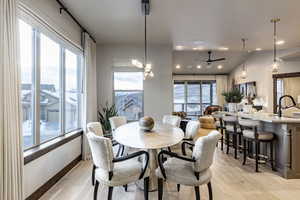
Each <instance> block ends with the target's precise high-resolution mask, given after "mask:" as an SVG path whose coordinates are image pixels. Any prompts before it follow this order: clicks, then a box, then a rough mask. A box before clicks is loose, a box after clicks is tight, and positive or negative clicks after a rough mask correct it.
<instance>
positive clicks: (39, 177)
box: [23, 137, 81, 198]
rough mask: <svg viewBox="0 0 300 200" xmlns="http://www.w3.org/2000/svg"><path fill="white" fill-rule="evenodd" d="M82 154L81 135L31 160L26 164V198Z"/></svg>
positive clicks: (24, 180)
mask: <svg viewBox="0 0 300 200" xmlns="http://www.w3.org/2000/svg"><path fill="white" fill-rule="evenodd" d="M80 154H81V137H78V138H76V139H74V140H72V141H70V142H69V143H66V144H64V145H62V146H60V147H58V148H57V149H55V150H53V151H51V152H49V153H47V154H45V155H43V156H41V157H39V158H38V159H36V160H34V161H32V162H29V163H28V164H26V165H25V166H24V179H23V182H24V192H25V198H27V197H28V196H29V195H31V194H32V193H33V192H35V191H36V190H37V189H38V188H39V187H41V186H42V185H43V184H45V183H46V182H47V181H48V180H49V179H50V178H52V177H53V176H54V175H55V174H57V173H58V172H59V171H60V170H62V169H63V168H64V167H66V166H67V165H68V164H69V163H70V162H72V161H73V160H74V159H75V158H77V157H78V156H79V155H80Z"/></svg>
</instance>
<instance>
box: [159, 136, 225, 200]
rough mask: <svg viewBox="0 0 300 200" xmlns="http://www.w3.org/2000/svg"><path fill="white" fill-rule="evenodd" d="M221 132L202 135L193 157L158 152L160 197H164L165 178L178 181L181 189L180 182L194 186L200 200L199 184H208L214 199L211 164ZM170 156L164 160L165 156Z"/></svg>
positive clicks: (197, 142) (197, 199)
mask: <svg viewBox="0 0 300 200" xmlns="http://www.w3.org/2000/svg"><path fill="white" fill-rule="evenodd" d="M220 138H221V134H220V133H219V132H218V131H212V132H211V133H209V134H208V135H207V136H204V137H200V138H198V139H197V141H196V142H195V146H194V150H193V154H192V157H191V158H189V157H184V156H180V155H178V154H176V153H173V152H169V151H161V152H160V153H159V154H158V163H159V168H157V169H156V176H157V177H158V199H159V200H162V197H163V180H167V181H171V182H175V183H177V190H178V191H179V190H180V184H182V185H187V186H194V188H195V194H196V200H200V190H199V186H200V185H204V184H207V186H208V191H209V199H210V200H212V199H213V194H212V186H211V178H212V172H211V170H210V166H211V165H212V163H213V157H214V152H215V148H216V144H217V142H218V140H219V139H220ZM164 155H167V156H170V158H168V159H167V161H165V162H163V160H164V158H163V156H164Z"/></svg>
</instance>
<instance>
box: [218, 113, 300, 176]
mask: <svg viewBox="0 0 300 200" xmlns="http://www.w3.org/2000/svg"><path fill="white" fill-rule="evenodd" d="M221 113H222V114H225V115H233V116H238V117H243V118H248V119H253V120H258V121H260V122H261V129H262V130H263V131H270V132H273V133H274V134H275V137H276V139H275V146H274V147H275V148H274V151H275V152H274V155H275V157H274V159H275V168H276V170H277V171H278V172H279V174H280V175H281V176H282V177H284V178H287V179H292V178H296V179H300V119H299V118H298V119H296V118H288V117H278V116H276V115H274V114H271V113H253V114H249V113H242V112H239V113H231V112H221ZM267 151H268V149H266V148H264V149H263V148H262V152H265V154H266V153H269V152H267ZM268 155H269V154H268Z"/></svg>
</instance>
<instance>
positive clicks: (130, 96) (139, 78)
mask: <svg viewBox="0 0 300 200" xmlns="http://www.w3.org/2000/svg"><path fill="white" fill-rule="evenodd" d="M143 97H144V93H143V73H142V72H114V101H115V105H116V108H117V111H118V115H119V116H125V117H126V118H127V120H129V121H136V120H138V119H139V118H140V117H142V116H143V110H144V108H143V106H144V105H143V104H144V103H143V102H144V101H143Z"/></svg>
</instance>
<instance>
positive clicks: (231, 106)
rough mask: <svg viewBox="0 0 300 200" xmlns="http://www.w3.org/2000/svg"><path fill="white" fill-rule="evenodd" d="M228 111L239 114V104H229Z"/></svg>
mask: <svg viewBox="0 0 300 200" xmlns="http://www.w3.org/2000/svg"><path fill="white" fill-rule="evenodd" d="M228 111H229V112H237V111H238V107H237V103H228Z"/></svg>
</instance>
